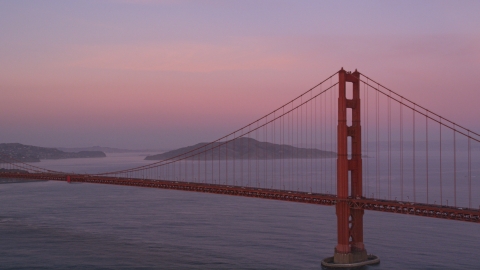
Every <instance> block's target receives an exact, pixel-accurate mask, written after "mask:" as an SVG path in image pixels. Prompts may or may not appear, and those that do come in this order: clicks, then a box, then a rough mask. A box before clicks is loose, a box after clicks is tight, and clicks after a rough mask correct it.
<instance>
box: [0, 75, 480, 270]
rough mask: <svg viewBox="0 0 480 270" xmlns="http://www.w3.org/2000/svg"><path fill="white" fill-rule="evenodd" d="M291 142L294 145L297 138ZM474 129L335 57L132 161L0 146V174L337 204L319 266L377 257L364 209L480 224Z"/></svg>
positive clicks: (478, 145) (479, 138) (478, 140)
mask: <svg viewBox="0 0 480 270" xmlns="http://www.w3.org/2000/svg"><path fill="white" fill-rule="evenodd" d="M294 146H295V147H294ZM479 149H480V135H479V134H478V133H476V132H474V131H472V130H470V129H467V128H465V127H463V126H461V125H459V124H457V123H455V122H453V121H450V120H448V119H446V118H444V117H442V116H440V115H439V114H437V113H434V112H432V111H430V110H428V109H426V108H425V107H423V106H421V105H419V104H416V103H414V102H413V101H411V100H410V99H407V98H406V97H403V96H402V95H400V94H398V93H396V92H394V91H393V90H391V89H389V88H387V87H385V86H384V85H382V84H380V83H379V82H377V81H375V80H373V79H372V78H370V77H368V76H366V75H365V74H361V73H360V72H358V71H356V70H355V71H354V72H347V71H345V70H343V68H342V69H341V70H340V71H338V72H335V73H334V74H333V75H331V76H329V77H328V78H326V79H325V80H323V81H322V82H320V83H319V84H317V85H315V86H314V87H312V88H311V89H309V90H308V91H306V92H304V93H302V94H301V95H299V96H298V97H296V98H294V99H292V100H290V101H289V102H287V103H285V104H284V105H282V106H280V107H279V108H277V109H276V110H274V111H272V112H271V113H269V114H267V115H265V116H263V117H261V118H259V119H257V120H256V121H253V122H251V123H249V124H248V125H245V126H244V127H241V128H239V129H237V130H235V131H233V132H232V133H230V134H227V135H225V136H223V137H221V138H219V139H217V140H215V141H213V142H210V143H203V144H198V145H196V146H195V147H188V148H184V149H180V150H178V151H176V152H174V153H170V155H169V156H165V157H163V158H162V159H161V160H159V161H156V162H152V163H150V164H147V165H143V166H140V167H135V168H130V169H123V170H118V171H113V172H104V173H98V174H74V173H66V172H60V171H53V170H48V169H44V168H41V167H38V166H34V165H31V164H28V163H24V162H20V161H18V160H15V159H13V158H12V157H10V156H0V177H2V178H20V179H36V180H57V181H66V182H83V183H98V184H112V185H125V186H138V187H149V188H162V189H174V190H183V191H194V192H204V193H214V194H225V195H233V196H244V197H252V198H263V199H271V200H282V201H290V202H301V203H309V204H319V205H329V206H335V208H336V215H337V239H338V244H337V246H336V247H335V249H334V256H333V257H328V258H326V259H324V260H323V261H322V265H324V266H325V267H356V266H362V265H367V264H374V263H378V262H379V258H378V257H376V256H375V255H369V254H367V251H366V248H365V246H364V243H363V214H364V211H365V210H372V211H381V212H389V213H398V214H407V215H418V216H424V217H432V218H441V219H451V220H457V221H466V222H474V223H480V197H479V196H478V195H477V194H479V193H480V182H479V181H480V180H479V178H480V167H479V164H480V163H479V161H480V153H479V152H480V151H478V150H479Z"/></svg>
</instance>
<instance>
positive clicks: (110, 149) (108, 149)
mask: <svg viewBox="0 0 480 270" xmlns="http://www.w3.org/2000/svg"><path fill="white" fill-rule="evenodd" d="M57 149H59V150H61V151H64V152H80V151H102V152H104V153H137V152H159V151H162V150H152V149H136V150H135V149H122V148H113V147H104V146H91V147H74V148H68V147H57Z"/></svg>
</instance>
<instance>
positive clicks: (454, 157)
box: [453, 124, 457, 207]
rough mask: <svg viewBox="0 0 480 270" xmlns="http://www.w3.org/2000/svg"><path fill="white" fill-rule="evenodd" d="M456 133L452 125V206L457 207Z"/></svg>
mask: <svg viewBox="0 0 480 270" xmlns="http://www.w3.org/2000/svg"><path fill="white" fill-rule="evenodd" d="M456 135H457V131H456V129H455V124H453V182H454V183H453V193H454V194H453V196H454V198H453V201H454V206H455V207H457V140H456Z"/></svg>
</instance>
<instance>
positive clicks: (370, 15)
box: [0, 0, 480, 148]
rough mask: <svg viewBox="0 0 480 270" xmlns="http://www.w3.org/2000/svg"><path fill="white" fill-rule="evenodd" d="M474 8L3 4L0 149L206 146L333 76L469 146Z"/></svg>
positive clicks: (442, 4) (478, 40)
mask: <svg viewBox="0 0 480 270" xmlns="http://www.w3.org/2000/svg"><path fill="white" fill-rule="evenodd" d="M479 10H480V4H479V3H478V2H474V1H464V2H460V3H457V2H453V1H436V2H426V1H425V2H417V1H398V2H391V1H388V2H384V1H368V2H367V1H357V2H347V1H345V2H344V1H330V2H321V1H295V2H294V1H228V2H223V1H154V0H152V1H114V0H108V1H107V0H105V1H46V2H42V3H40V2H39V1H2V2H0V24H1V25H2V31H0V42H1V44H2V46H0V59H1V61H0V89H1V91H0V92H1V94H2V97H1V98H0V126H2V133H1V134H0V142H20V143H24V144H33V145H39V146H58V147H60V146H67V147H69V146H71V147H74V146H92V145H102V146H111V147H124V148H173V147H178V146H183V145H191V144H194V143H197V142H199V141H210V140H214V139H216V138H217V137H221V136H222V135H224V134H225V133H228V132H230V131H232V130H234V129H236V128H238V127H240V126H243V125H244V124H246V123H249V122H251V121H252V120H255V119H256V118H259V117H260V116H262V115H264V114H266V113H268V112H270V111H272V110H273V109H275V108H277V107H278V106H280V105H282V104H283V103H285V102H287V101H288V100H290V99H292V98H293V97H295V96H297V95H298V94H300V93H302V92H303V91H305V90H307V89H308V88H310V87H311V86H313V85H315V84H316V83H318V82H320V81H321V80H323V79H324V78H326V77H327V76H329V75H331V74H332V73H334V72H335V71H337V70H339V69H340V68H341V67H344V68H345V69H347V70H353V69H355V68H358V69H359V71H361V72H363V73H365V74H367V75H369V76H371V77H372V78H375V79H377V80H378V81H380V82H381V83H383V84H384V85H386V86H388V87H390V88H392V89H393V90H395V91H396V92H398V93H400V94H403V95H404V96H406V97H408V98H411V99H412V100H414V101H415V102H417V103H419V104H421V105H423V106H425V107H427V108H429V109H430V110H432V111H434V112H438V113H439V114H441V115H443V116H444V117H446V118H449V119H451V120H454V121H457V122H458V123H459V124H462V125H465V126H467V127H468V128H470V129H472V130H474V131H476V132H480V122H479V121H478V116H479V115H480V106H478V104H477V103H478V100H480V91H479V89H480V81H479V80H478V78H479V77H480V50H479V49H478V48H480V29H479V27H478V25H480V18H479V16H478V11H479Z"/></svg>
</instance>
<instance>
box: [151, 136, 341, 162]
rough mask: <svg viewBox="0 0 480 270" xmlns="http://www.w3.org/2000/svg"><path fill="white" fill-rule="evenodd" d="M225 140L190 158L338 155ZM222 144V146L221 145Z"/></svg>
mask: <svg viewBox="0 0 480 270" xmlns="http://www.w3.org/2000/svg"><path fill="white" fill-rule="evenodd" d="M221 144H223V142H216V143H213V144H211V145H208V146H206V149H210V148H214V147H217V146H218V148H215V149H214V150H210V151H207V152H206V154H203V153H202V154H200V155H195V156H192V157H190V158H188V159H190V160H197V159H200V160H202V159H207V160H208V159H210V160H211V159H214V160H219V159H226V158H227V153H228V159H248V158H251V159H288V158H334V157H337V154H336V153H335V152H331V151H323V150H319V149H311V148H299V147H294V146H291V145H285V144H274V143H269V142H260V141H257V140H255V139H251V138H239V139H237V140H235V141H234V142H230V143H228V144H224V145H221ZM205 145H207V143H198V144H196V145H192V146H187V147H183V148H179V149H176V150H172V151H168V152H165V153H162V154H158V155H153V156H148V157H146V158H145V160H164V159H169V158H172V157H175V156H178V155H181V154H184V153H187V152H190V151H192V153H190V154H188V155H193V154H195V153H201V152H203V151H204V150H205V148H200V149H198V150H195V151H193V150H194V149H196V148H199V147H202V146H205ZM220 145H221V146H220Z"/></svg>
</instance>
